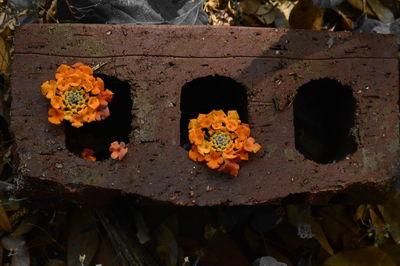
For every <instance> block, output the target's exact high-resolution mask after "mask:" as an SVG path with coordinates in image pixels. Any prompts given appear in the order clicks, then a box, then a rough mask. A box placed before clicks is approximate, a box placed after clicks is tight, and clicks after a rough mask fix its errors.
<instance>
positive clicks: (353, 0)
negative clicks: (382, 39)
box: [347, 0, 375, 16]
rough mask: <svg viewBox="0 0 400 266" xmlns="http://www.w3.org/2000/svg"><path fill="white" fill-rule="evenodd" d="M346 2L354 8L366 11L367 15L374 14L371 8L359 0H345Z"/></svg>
mask: <svg viewBox="0 0 400 266" xmlns="http://www.w3.org/2000/svg"><path fill="white" fill-rule="evenodd" d="M365 1H366V0H365ZM347 2H348V3H349V4H350V5H351V6H352V7H354V8H355V9H358V10H360V11H361V12H363V13H366V14H367V15H369V16H375V14H374V12H373V11H372V10H371V8H370V7H369V6H368V5H365V6H364V4H363V1H360V0H347Z"/></svg>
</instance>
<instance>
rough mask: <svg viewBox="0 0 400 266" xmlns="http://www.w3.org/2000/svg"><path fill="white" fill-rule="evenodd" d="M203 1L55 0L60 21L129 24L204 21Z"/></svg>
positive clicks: (188, 23) (194, 22)
mask: <svg viewBox="0 0 400 266" xmlns="http://www.w3.org/2000/svg"><path fill="white" fill-rule="evenodd" d="M204 2H205V0H196V1H192V0H184V1H175V0H163V1H147V0H114V1H102V0H68V1H67V0H64V1H58V6H57V15H58V17H59V19H60V21H61V22H71V21H75V22H84V23H107V24H108V23H112V24H122V23H132V24H161V23H169V24H180V25H193V24H207V20H208V18H207V15H206V13H204V11H203V3H204Z"/></svg>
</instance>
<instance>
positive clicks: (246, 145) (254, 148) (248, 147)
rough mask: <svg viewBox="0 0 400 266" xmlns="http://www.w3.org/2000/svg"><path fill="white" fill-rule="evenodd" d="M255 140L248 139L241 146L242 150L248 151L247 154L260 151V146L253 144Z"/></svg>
mask: <svg viewBox="0 0 400 266" xmlns="http://www.w3.org/2000/svg"><path fill="white" fill-rule="evenodd" d="M255 142H256V140H255V139H254V138H251V137H250V138H248V139H247V140H246V142H245V143H244V145H243V148H244V149H245V150H246V151H248V152H254V153H256V152H258V151H259V150H260V149H261V145H260V144H258V143H255Z"/></svg>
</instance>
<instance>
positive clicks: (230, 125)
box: [226, 119, 239, 131]
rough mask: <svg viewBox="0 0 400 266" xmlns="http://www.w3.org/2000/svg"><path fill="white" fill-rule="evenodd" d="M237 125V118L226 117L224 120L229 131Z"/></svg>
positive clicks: (233, 129)
mask: <svg viewBox="0 0 400 266" xmlns="http://www.w3.org/2000/svg"><path fill="white" fill-rule="evenodd" d="M238 126H239V122H238V121H237V120H233V119H227V120H226V129H228V130H229V131H235V130H236V129H237V128H238Z"/></svg>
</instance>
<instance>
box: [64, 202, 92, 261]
mask: <svg viewBox="0 0 400 266" xmlns="http://www.w3.org/2000/svg"><path fill="white" fill-rule="evenodd" d="M98 246H99V233H98V231H97V230H96V227H94V221H93V218H92V216H91V215H90V213H89V211H87V210H83V209H78V208H77V209H76V211H75V212H74V213H73V216H72V221H71V228H70V231H69V236H68V254H67V261H68V266H77V265H84V266H87V265H90V263H91V261H92V260H93V257H94V255H95V254H96V252H97V249H98ZM82 261H83V262H82Z"/></svg>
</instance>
